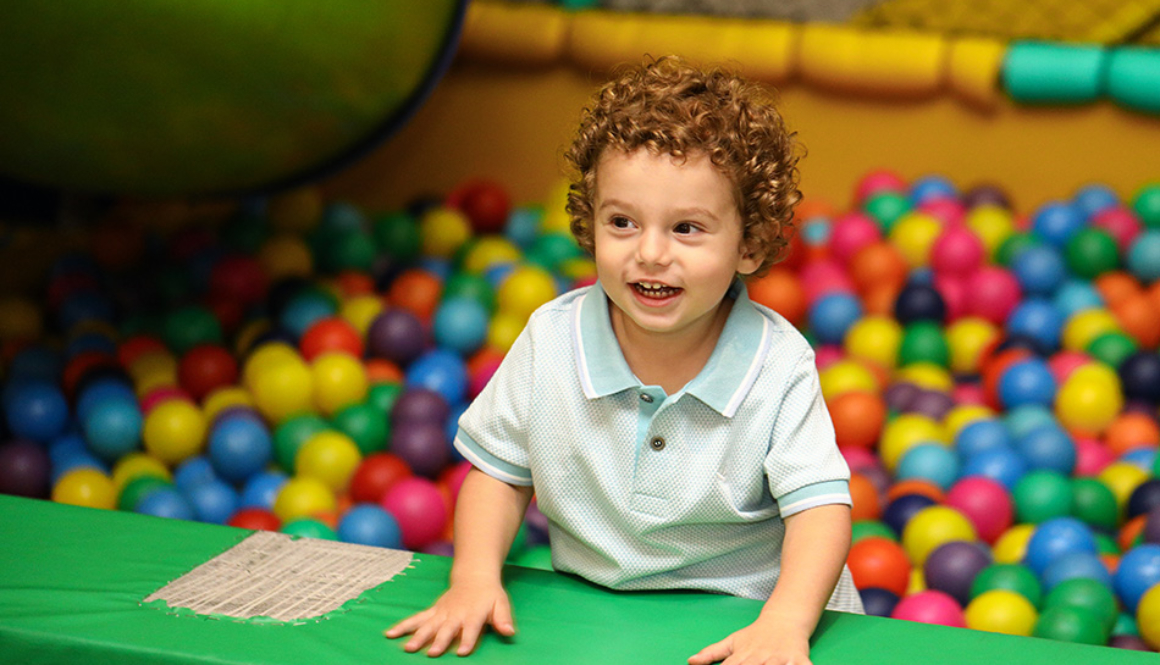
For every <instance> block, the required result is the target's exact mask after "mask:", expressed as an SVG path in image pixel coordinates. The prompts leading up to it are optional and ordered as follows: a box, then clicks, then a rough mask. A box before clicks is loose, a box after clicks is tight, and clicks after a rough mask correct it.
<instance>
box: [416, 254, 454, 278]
mask: <svg viewBox="0 0 1160 665" xmlns="http://www.w3.org/2000/svg"><path fill="white" fill-rule="evenodd" d="M416 267H417V268H419V269H421V270H426V271H427V272H429V273H431V274H432V275H435V276H436V277H438V278H439V280H440V281H443V282H446V281H447V278H448V277H450V276H451V272H452V270H451V262H450V261H448V260H447V259H441V258H439V257H437V256H424V257H423V258H421V259H419V262H418V265H417V266H416Z"/></svg>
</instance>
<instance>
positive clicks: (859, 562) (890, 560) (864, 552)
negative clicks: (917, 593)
mask: <svg viewBox="0 0 1160 665" xmlns="http://www.w3.org/2000/svg"><path fill="white" fill-rule="evenodd" d="M846 564H847V565H848V566H849V567H850V574H851V575H852V576H853V577H854V586H856V587H857V588H858V589H868V588H871V587H873V588H877V589H886V590H887V591H889V592H891V593H893V594H894V595H896V596H899V597H902V596H903V595H905V594H906V590H907V588H909V587H910V559H909V558H907V556H906V550H904V549H902V546H901V545H899V544H898V543H896V542H894V541H893V540H889V539H887V538H881V537H878V536H871V537H869V538H863V539H862V540H859V541H858V542H856V543H854V544H853V545H852V546H851V547H850V554H849V555H848V556H847V557H846Z"/></svg>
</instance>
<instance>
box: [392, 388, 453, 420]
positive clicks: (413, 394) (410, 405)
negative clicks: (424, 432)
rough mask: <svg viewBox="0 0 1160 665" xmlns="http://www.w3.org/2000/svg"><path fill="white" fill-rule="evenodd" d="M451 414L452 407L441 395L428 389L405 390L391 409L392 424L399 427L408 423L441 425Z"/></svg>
mask: <svg viewBox="0 0 1160 665" xmlns="http://www.w3.org/2000/svg"><path fill="white" fill-rule="evenodd" d="M450 414H451V407H450V406H448V404H447V400H446V399H444V398H443V396H442V395H441V394H440V393H437V392H435V391H434V390H429V389H427V388H410V389H407V390H404V391H403V392H402V394H400V395H399V397H398V399H396V400H395V403H394V406H393V407H392V408H391V414H390V416H391V422H392V423H393V424H395V425H399V424H402V423H406V422H424V423H436V424H441V423H443V422H445V421H446V420H447V418H448V417H449V416H450Z"/></svg>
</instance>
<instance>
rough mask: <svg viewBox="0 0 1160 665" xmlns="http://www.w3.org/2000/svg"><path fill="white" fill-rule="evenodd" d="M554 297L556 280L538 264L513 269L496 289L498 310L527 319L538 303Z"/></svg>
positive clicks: (541, 303) (540, 303)
mask: <svg viewBox="0 0 1160 665" xmlns="http://www.w3.org/2000/svg"><path fill="white" fill-rule="evenodd" d="M555 297H556V282H555V280H553V279H552V275H551V273H549V272H548V271H547V270H544V269H543V268H540V267H539V266H534V265H522V266H519V267H517V268H516V269H515V270H513V271H512V272H511V273H510V274H508V276H507V277H506V278H504V280H503V283H502V284H500V286H499V288H498V289H497V290H496V306H497V307H498V309H499V311H501V312H504V313H506V314H510V315H511V316H514V317H516V318H519V319H522V320H524V321H527V319H528V317H529V316H531V315H532V312H534V311H535V310H536V309H537V308H539V307H540V305H543V304H544V303H546V302H548V301H549V300H551V299H553V298H555Z"/></svg>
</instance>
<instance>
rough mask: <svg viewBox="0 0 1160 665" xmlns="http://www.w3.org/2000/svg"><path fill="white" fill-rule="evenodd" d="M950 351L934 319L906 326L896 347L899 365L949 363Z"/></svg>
mask: <svg viewBox="0 0 1160 665" xmlns="http://www.w3.org/2000/svg"><path fill="white" fill-rule="evenodd" d="M950 358H951V351H950V345H949V344H947V338H946V335H945V334H944V333H943V328H942V326H941V325H939V324H937V323H935V322H934V321H916V322H914V323H911V324H910V325H908V326H906V328H905V329H904V330H903V333H902V343H901V344H900V345H899V347H898V363H899V365H903V366H905V365H909V364H911V363H933V364H935V365H938V366H940V367H947V366H949V365H950Z"/></svg>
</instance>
